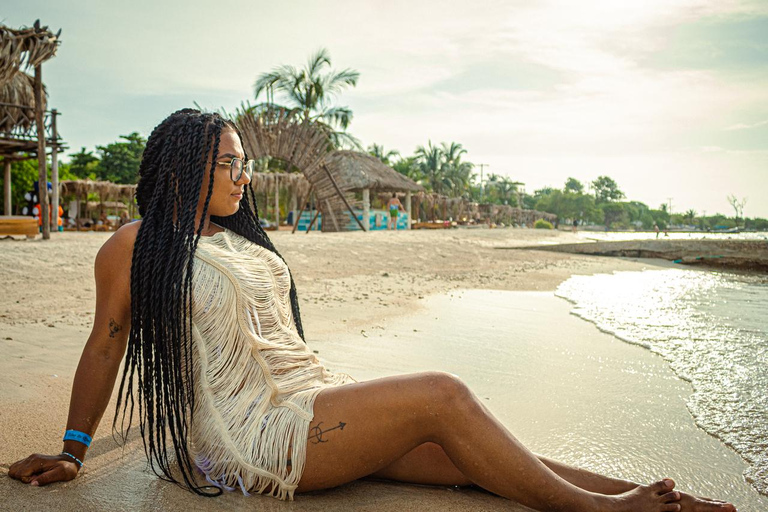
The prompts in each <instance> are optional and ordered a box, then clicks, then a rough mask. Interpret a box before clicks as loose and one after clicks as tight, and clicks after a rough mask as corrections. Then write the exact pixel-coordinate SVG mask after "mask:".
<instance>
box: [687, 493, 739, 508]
mask: <svg viewBox="0 0 768 512" xmlns="http://www.w3.org/2000/svg"><path fill="white" fill-rule="evenodd" d="M679 503H680V506H681V507H682V509H681V512H736V507H734V506H733V505H731V504H730V503H727V502H725V501H721V500H714V499H712V498H700V497H699V498H697V497H696V496H691V495H690V494H686V493H684V492H681V493H680V502H679Z"/></svg>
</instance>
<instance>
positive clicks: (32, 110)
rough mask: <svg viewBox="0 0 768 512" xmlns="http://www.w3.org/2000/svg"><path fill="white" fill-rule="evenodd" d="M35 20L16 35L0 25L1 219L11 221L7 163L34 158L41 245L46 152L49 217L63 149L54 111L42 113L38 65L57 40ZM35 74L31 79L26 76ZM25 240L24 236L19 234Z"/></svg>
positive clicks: (45, 216)
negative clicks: (48, 160) (50, 194)
mask: <svg viewBox="0 0 768 512" xmlns="http://www.w3.org/2000/svg"><path fill="white" fill-rule="evenodd" d="M60 34H61V31H60V30H59V32H58V33H57V34H55V35H54V34H53V33H52V32H51V31H49V30H48V27H41V26H40V20H37V21H36V22H35V23H34V25H33V26H32V27H28V28H22V29H18V30H14V29H10V28H8V27H5V26H2V25H0V157H2V159H3V167H4V177H3V179H4V203H5V211H4V213H5V215H6V216H10V215H11V162H13V161H18V160H26V159H30V158H37V161H38V181H39V183H40V187H39V200H40V205H41V208H42V216H43V239H48V238H50V219H49V213H48V211H49V209H48V187H47V183H48V172H47V168H46V148H50V151H51V159H52V179H51V181H52V184H53V198H52V204H51V207H52V211H58V207H59V204H58V202H59V197H58V153H59V152H60V151H63V150H64V149H65V147H64V145H63V144H62V142H61V140H60V139H59V136H58V133H57V130H56V116H57V114H58V112H57V111H56V110H55V109H54V110H51V111H50V112H47V111H46V109H45V91H44V90H43V77H42V64H43V62H45V61H47V60H49V59H50V58H52V57H53V56H54V55H55V54H56V49H57V48H58V45H59V43H60V41H59V35H60ZM29 69H34V76H31V75H29V74H27V73H26V72H25V70H29ZM19 234H26V233H19Z"/></svg>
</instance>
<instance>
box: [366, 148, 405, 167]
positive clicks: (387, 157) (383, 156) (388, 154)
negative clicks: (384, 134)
mask: <svg viewBox="0 0 768 512" xmlns="http://www.w3.org/2000/svg"><path fill="white" fill-rule="evenodd" d="M368 154H369V155H371V156H375V157H376V158H378V159H379V160H381V161H382V162H384V163H385V164H387V165H390V164H391V163H392V162H391V159H392V158H394V157H396V156H400V152H399V151H397V150H394V149H390V150H389V151H384V146H380V145H378V144H375V143H374V144H371V145H370V146H368Z"/></svg>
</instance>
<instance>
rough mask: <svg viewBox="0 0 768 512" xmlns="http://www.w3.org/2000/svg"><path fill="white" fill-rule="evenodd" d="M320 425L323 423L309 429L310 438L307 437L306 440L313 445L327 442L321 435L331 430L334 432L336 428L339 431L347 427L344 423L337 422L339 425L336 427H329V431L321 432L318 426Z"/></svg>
mask: <svg viewBox="0 0 768 512" xmlns="http://www.w3.org/2000/svg"><path fill="white" fill-rule="evenodd" d="M322 424H323V422H322V421H321V422H320V423H318V424H317V426H315V427H312V428H311V429H309V431H310V433H311V434H310V436H309V438H308V439H309V440H310V441H311V442H312V443H313V444H318V443H327V442H328V440H327V439H323V434H325V433H327V432H330V431H331V430H336V429H337V428H338V429H339V430H344V427H345V426H347V424H346V423H344V422H341V421H340V422H339V424H338V425H336V426H335V427H331V428H329V429H326V430H322V429H321V428H320V425H322Z"/></svg>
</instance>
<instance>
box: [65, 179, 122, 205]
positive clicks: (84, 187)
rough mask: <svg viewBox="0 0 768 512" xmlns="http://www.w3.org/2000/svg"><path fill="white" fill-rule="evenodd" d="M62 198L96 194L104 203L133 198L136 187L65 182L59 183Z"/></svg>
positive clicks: (108, 182)
mask: <svg viewBox="0 0 768 512" xmlns="http://www.w3.org/2000/svg"><path fill="white" fill-rule="evenodd" d="M59 190H60V191H61V195H62V196H77V197H85V196H87V195H88V194H91V193H94V192H95V193H96V194H98V195H99V198H101V200H102V201H109V200H112V199H120V198H133V196H134V194H135V193H136V185H118V184H117V183H112V182H111V181H94V180H65V181H62V182H61V183H59Z"/></svg>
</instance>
